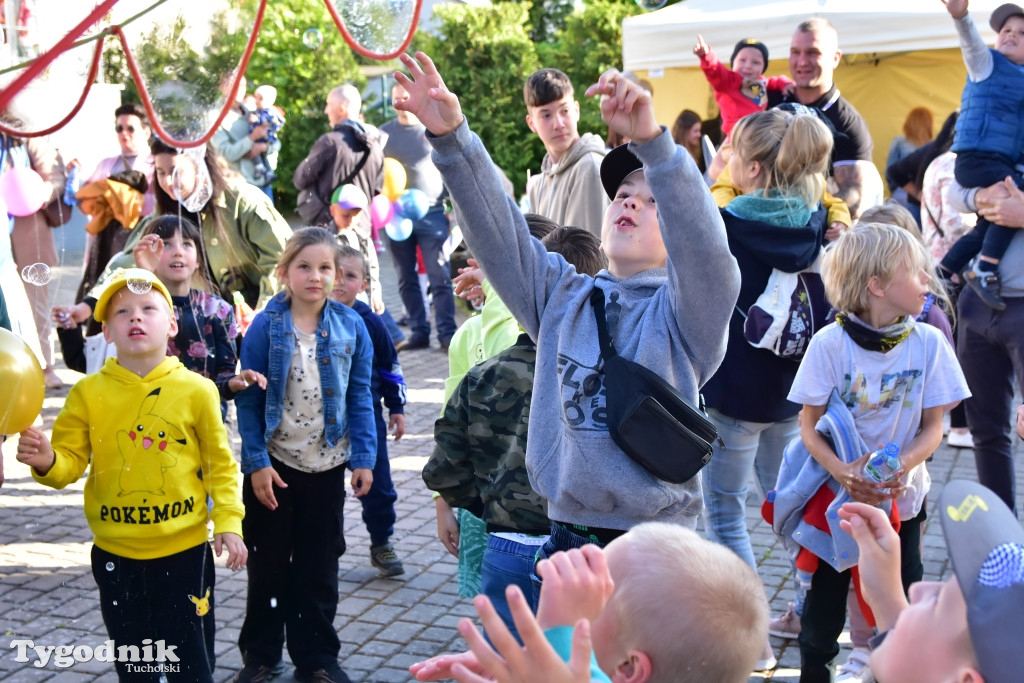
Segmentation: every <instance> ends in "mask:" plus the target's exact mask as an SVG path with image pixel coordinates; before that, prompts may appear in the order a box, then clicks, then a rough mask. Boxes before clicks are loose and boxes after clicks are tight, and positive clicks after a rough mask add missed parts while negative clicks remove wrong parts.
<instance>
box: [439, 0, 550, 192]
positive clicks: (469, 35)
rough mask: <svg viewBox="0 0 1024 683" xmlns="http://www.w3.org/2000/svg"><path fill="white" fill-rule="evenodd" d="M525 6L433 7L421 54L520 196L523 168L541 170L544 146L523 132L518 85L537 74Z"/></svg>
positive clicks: (524, 113)
mask: <svg viewBox="0 0 1024 683" xmlns="http://www.w3.org/2000/svg"><path fill="white" fill-rule="evenodd" d="M528 9H529V6H528V5H526V4H513V3H501V4H497V5H494V6H492V7H480V8H472V7H469V6H465V5H449V6H447V7H437V8H436V9H435V15H436V16H437V17H438V19H439V20H440V26H439V27H438V28H437V31H436V35H434V36H431V37H428V38H426V39H424V41H423V49H424V51H425V52H427V53H428V54H429V55H430V56H431V57H432V58H433V59H434V61H435V62H436V63H437V64H438V67H439V69H440V70H441V73H442V74H443V75H444V79H445V83H446V85H447V86H448V88H449V89H450V90H451V91H452V92H454V93H456V94H458V95H459V101H460V102H461V103H462V109H463V111H464V112H465V114H466V118H467V119H468V120H469V122H470V125H471V126H473V129H474V130H475V131H476V132H477V133H478V134H479V135H480V138H481V139H482V140H483V143H484V145H485V146H486V147H487V150H488V151H489V152H490V153H491V158H493V159H494V161H495V163H497V164H498V165H499V166H501V168H502V169H503V170H504V171H505V173H506V174H507V175H508V177H509V179H510V180H511V181H512V182H513V184H514V185H515V187H516V191H517V193H518V192H522V191H523V188H524V187H525V184H526V169H528V168H533V169H538V168H540V160H541V159H542V158H543V156H544V147H543V145H541V143H540V140H539V139H537V136H535V135H534V134H533V133H531V132H530V129H529V128H527V127H526V109H525V106H524V105H523V83H524V82H525V80H526V77H527V76H529V75H530V74H531V73H533V72H534V71H536V70H537V68H538V62H537V55H536V53H535V51H534V49H533V44H532V43H531V42H530V38H529V36H528V35H527V31H526V22H527V18H528Z"/></svg>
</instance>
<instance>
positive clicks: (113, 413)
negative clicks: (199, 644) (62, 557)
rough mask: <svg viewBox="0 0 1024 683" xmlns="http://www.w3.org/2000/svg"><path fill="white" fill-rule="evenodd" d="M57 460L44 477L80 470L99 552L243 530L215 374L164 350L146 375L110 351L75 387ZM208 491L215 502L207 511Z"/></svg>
mask: <svg viewBox="0 0 1024 683" xmlns="http://www.w3.org/2000/svg"><path fill="white" fill-rule="evenodd" d="M51 443H52V445H53V452H54V456H55V460H54V463H53V467H52V468H51V469H50V471H49V472H47V474H46V476H44V477H40V476H38V475H37V474H36V473H35V471H34V470H33V473H32V476H34V477H35V478H36V480H37V481H39V482H40V483H41V484H45V485H47V486H52V487H54V488H58V489H60V488H64V487H65V486H67V485H68V484H70V483H72V482H75V481H77V480H78V478H79V477H81V476H82V472H84V471H85V468H86V466H87V465H89V461H90V456H91V459H92V466H91V467H90V469H89V478H88V480H87V481H86V482H85V517H86V519H87V520H88V522H89V527H90V528H91V529H92V532H93V535H94V537H95V539H94V542H95V543H96V545H97V546H99V547H100V548H101V549H103V550H106V551H107V552H110V553H113V554H115V555H120V556H121V557H128V558H132V559H137V560H148V559H153V558H157V557H166V556H168V555H173V554H174V553H178V552H181V551H183V550H187V549H188V548H192V547H195V546H197V545H200V544H201V543H205V542H206V541H207V528H206V522H207V519H208V518H211V517H212V519H213V525H214V533H218V534H219V533H225V532H230V533H235V534H238V535H239V536H241V535H242V517H243V515H244V508H243V507H242V503H241V497H240V493H239V491H240V488H241V487H240V485H239V468H238V463H237V462H236V461H235V459H234V457H233V456H232V454H231V450H230V447H229V445H228V438H227V431H226V430H225V428H224V423H223V422H222V420H221V416H220V397H219V395H218V393H217V387H216V386H215V385H214V383H213V382H211V381H210V380H208V379H206V378H204V377H200V376H199V375H197V374H196V373H194V372H192V371H190V370H188V369H187V368H185V366H184V365H182V364H181V361H180V360H178V359H177V358H176V357H174V356H168V357H167V358H165V359H164V360H163V361H161V363H160V364H159V365H158V366H156V368H154V369H153V371H152V372H150V373H149V374H148V375H146V376H145V377H139V376H138V375H135V374H134V373H132V372H130V371H129V370H126V369H125V368H123V367H122V366H120V365H118V364H117V359H115V358H108V359H107V362H106V364H105V365H104V366H103V369H102V370H101V371H100V372H98V373H96V374H93V375H87V376H86V377H84V378H83V379H82V380H80V381H79V382H78V383H77V384H76V385H75V386H74V387H72V389H71V391H70V393H69V394H68V398H67V401H66V402H65V404H64V408H63V409H62V410H61V412H60V415H58V416H57V420H56V422H55V423H54V425H53V438H52V439H51ZM207 494H209V495H210V497H211V498H212V499H213V510H212V512H211V511H210V510H209V509H208V508H207V505H206V501H207Z"/></svg>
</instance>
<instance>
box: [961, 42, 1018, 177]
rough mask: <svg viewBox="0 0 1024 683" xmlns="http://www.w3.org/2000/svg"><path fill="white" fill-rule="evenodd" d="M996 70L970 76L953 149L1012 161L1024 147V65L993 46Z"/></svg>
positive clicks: (993, 63) (962, 102)
mask: <svg viewBox="0 0 1024 683" xmlns="http://www.w3.org/2000/svg"><path fill="white" fill-rule="evenodd" d="M989 52H991V53H992V73H991V75H989V77H988V78H986V79H985V80H983V81H972V80H970V79H968V80H967V85H965V86H964V92H963V96H962V97H961V99H960V118H959V119H958V120H957V122H956V140H955V141H954V143H953V146H952V148H951V149H952V151H954V152H961V151H972V152H987V153H990V154H1000V155H1002V156H1005V157H1007V158H1008V159H1010V160H1011V161H1012V160H1014V159H1016V158H1017V156H1018V155H1019V154H1020V152H1021V150H1024V117H1022V115H1021V114H1022V112H1024V66H1021V65H1018V64H1014V63H1013V62H1011V61H1010V60H1008V59H1007V58H1006V57H1004V56H1002V55H1001V54H999V53H998V52H996V51H995V50H993V49H989Z"/></svg>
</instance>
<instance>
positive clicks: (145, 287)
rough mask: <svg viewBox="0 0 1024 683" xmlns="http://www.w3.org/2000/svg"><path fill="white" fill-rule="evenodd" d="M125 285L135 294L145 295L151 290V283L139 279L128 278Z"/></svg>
mask: <svg viewBox="0 0 1024 683" xmlns="http://www.w3.org/2000/svg"><path fill="white" fill-rule="evenodd" d="M125 284H126V285H128V289H130V290H132V291H133V292H135V293H136V294H145V293H146V292H148V291H149V290H151V289H152V288H153V283H152V282H150V281H149V280H146V279H143V278H141V277H130V278H128V280H126V281H125Z"/></svg>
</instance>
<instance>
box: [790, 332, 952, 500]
mask: <svg viewBox="0 0 1024 683" xmlns="http://www.w3.org/2000/svg"><path fill="white" fill-rule="evenodd" d="M835 388H838V389H839V394H840V396H841V397H842V399H843V401H844V402H845V403H846V407H847V408H849V409H850V412H851V413H852V414H853V420H854V424H856V425H857V433H858V434H860V436H861V438H862V439H864V443H866V444H867V445H868V447H869V448H871V449H872V450H874V449H875V448H877V447H878V445H879V444H882V445H884V444H887V443H889V442H890V441H891V442H893V443H896V444H897V445H898V446H899V447H900V452H903V450H904V449H906V447H907V446H908V445H909V444H910V442H911V441H912V440H913V439H914V436H915V435H916V434H917V432H918V430H919V429H920V427H921V413H922V411H923V410H924V409H925V408H934V407H936V406H947V405H949V404H952V403H955V402H956V401H959V400H962V399H965V398H967V397H969V396H970V395H971V392H970V391H969V390H968V389H967V381H966V380H965V379H964V374H963V372H962V371H961V370H960V364H959V362H957V359H956V355H955V353H954V352H953V348H952V347H951V346H950V345H949V342H948V341H947V340H946V338H945V337H944V336H943V335H942V333H941V332H940V331H939V330H938V329H936V328H935V327H932V326H931V325H923V324H916V325H914V327H913V329H912V330H911V332H910V335H909V336H908V337H907V338H906V339H905V340H903V341H902V342H900V343H899V345H897V346H896V348H894V349H892V350H890V351H889V352H888V353H882V352H881V351H869V350H867V349H865V348H863V347H861V346H858V345H857V343H856V342H854V341H853V339H851V338H850V335H848V334H846V333H845V332H844V331H843V328H842V327H840V326H839V324H838V323H832V324H831V325H828V326H827V327H825V328H823V329H822V330H821V331H820V332H818V333H817V334H816V335H814V338H813V339H812V340H811V343H810V345H809V346H808V347H807V353H806V355H804V358H803V361H801V363H800V369H799V370H797V373H796V379H795V380H793V387H792V388H791V389H790V391H789V400H790V401H793V402H795V403H800V404H802V405H809V406H824V405H826V404H828V399H829V396H831V395H832V390H833V389H835ZM904 481H905V482H906V486H907V489H906V492H905V493H904V494H903V495H902V496H900V497H899V498H898V499H897V500H896V503H897V505H898V506H899V511H900V519H901V520H907V519H912V518H913V517H916V516H917V514H918V513H919V512H920V511H921V506H922V504H923V503H924V497H925V495H926V494H927V493H928V489H929V488H930V486H931V477H929V476H928V470H927V468H926V467H925V464H924V463H921V464H920V465H918V466H917V467H915V468H914V469H912V470H911V471H910V472H908V473H907V474H906V475H904Z"/></svg>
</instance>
